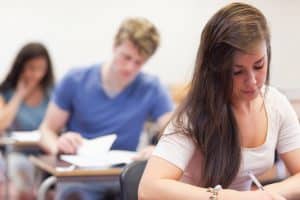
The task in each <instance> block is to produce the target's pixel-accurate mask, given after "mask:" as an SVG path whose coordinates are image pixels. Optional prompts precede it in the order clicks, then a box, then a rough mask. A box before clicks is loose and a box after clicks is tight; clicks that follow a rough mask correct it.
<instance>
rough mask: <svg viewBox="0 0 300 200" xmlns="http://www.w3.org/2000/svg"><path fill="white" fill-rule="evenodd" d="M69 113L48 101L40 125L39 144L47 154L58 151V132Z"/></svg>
mask: <svg viewBox="0 0 300 200" xmlns="http://www.w3.org/2000/svg"><path fill="white" fill-rule="evenodd" d="M68 118H69V113H68V112H67V111H65V110H62V109H61V108H59V107H58V106H57V105H56V104H54V103H50V104H49V106H48V109H47V112H46V115H45V118H44V120H43V122H42V124H41V126H40V131H41V133H42V136H41V141H40V142H41V146H42V148H43V149H44V150H45V151H46V152H47V153H49V154H57V153H58V144H57V143H58V137H59V136H58V134H59V132H60V131H61V130H62V129H63V128H64V126H65V124H66V122H67V120H68Z"/></svg>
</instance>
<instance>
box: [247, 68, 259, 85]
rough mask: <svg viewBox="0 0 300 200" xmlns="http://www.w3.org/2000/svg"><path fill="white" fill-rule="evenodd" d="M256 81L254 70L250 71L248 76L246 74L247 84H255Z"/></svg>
mask: <svg viewBox="0 0 300 200" xmlns="http://www.w3.org/2000/svg"><path fill="white" fill-rule="evenodd" d="M256 82H257V80H256V76H255V72H252V71H251V72H249V73H248V76H247V83H248V84H249V85H256Z"/></svg>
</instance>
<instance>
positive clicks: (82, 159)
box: [60, 134, 136, 168]
mask: <svg viewBox="0 0 300 200" xmlns="http://www.w3.org/2000/svg"><path fill="white" fill-rule="evenodd" d="M116 138H117V136H116V135H115V134H112V135H107V136H102V137H98V138H95V139H91V140H87V139H85V140H84V142H83V144H82V146H81V147H80V148H79V149H78V151H77V154H76V155H61V156H60V158H61V159H62V160H64V161H66V162H69V163H71V164H74V165H76V166H77V167H84V168H94V167H108V166H111V165H116V164H121V163H125V164H127V163H129V162H131V161H132V159H131V158H132V157H133V156H134V155H135V154H136V152H132V151H119V150H118V151H116V150H113V151H109V150H110V148H111V146H112V144H113V142H114V141H115V140H116Z"/></svg>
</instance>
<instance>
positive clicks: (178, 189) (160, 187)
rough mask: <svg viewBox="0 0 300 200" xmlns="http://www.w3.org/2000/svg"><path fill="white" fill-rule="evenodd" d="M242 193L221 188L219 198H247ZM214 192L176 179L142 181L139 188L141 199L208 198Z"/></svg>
mask: <svg viewBox="0 0 300 200" xmlns="http://www.w3.org/2000/svg"><path fill="white" fill-rule="evenodd" d="M241 195H242V193H241V192H238V191H234V190H221V191H220V192H219V195H218V197H219V199H222V200H227V199H228V200H235V199H245V198H244V197H243V196H241ZM211 196H212V194H211V193H209V192H207V189H206V188H201V187H196V186H192V185H189V184H185V183H182V182H178V181H174V180H157V181H151V182H149V183H142V184H141V185H140V188H139V199H140V200H148V199H149V200H165V199H172V200H181V199H189V200H201V199H203V200H207V199H209V197H211Z"/></svg>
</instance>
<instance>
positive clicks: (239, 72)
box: [233, 65, 264, 76]
mask: <svg viewBox="0 0 300 200" xmlns="http://www.w3.org/2000/svg"><path fill="white" fill-rule="evenodd" d="M263 67H264V65H259V66H254V69H255V70H261V69H262V68H263ZM241 73H243V70H240V71H237V72H233V75H234V76H236V75H239V74H241Z"/></svg>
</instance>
